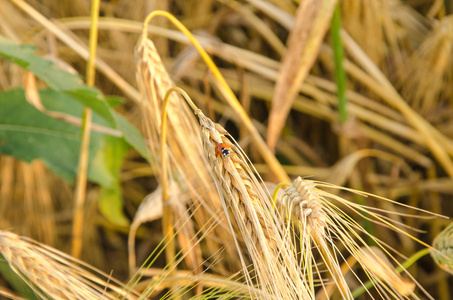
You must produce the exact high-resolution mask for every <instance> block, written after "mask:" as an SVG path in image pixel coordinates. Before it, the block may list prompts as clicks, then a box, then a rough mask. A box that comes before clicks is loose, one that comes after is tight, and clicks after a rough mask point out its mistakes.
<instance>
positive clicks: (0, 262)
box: [0, 254, 39, 300]
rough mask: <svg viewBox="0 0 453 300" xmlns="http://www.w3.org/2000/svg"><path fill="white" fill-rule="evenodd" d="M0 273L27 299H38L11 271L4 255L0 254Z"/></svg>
mask: <svg viewBox="0 0 453 300" xmlns="http://www.w3.org/2000/svg"><path fill="white" fill-rule="evenodd" d="M0 274H1V275H2V277H3V278H4V279H5V280H6V281H7V282H8V283H9V284H10V285H11V286H12V287H13V288H14V290H15V291H16V292H18V293H19V294H20V295H21V296H23V297H26V298H27V299H31V300H34V299H39V298H38V297H37V296H36V294H35V292H34V291H33V290H32V289H31V288H30V287H29V286H28V284H27V283H26V282H25V281H24V280H23V279H22V278H20V276H19V275H17V274H16V272H14V271H13V269H12V268H11V266H10V265H9V263H8V262H7V261H6V259H5V257H4V256H3V255H1V254H0Z"/></svg>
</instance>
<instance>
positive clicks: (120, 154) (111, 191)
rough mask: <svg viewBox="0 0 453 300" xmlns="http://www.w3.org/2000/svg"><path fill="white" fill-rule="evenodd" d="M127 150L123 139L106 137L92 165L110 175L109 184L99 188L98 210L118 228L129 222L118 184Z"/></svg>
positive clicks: (119, 184)
mask: <svg viewBox="0 0 453 300" xmlns="http://www.w3.org/2000/svg"><path fill="white" fill-rule="evenodd" d="M128 148H129V146H128V144H126V143H125V142H124V140H123V139H119V138H115V137H109V136H107V137H106V138H105V139H104V145H103V147H102V148H101V150H100V151H99V152H98V155H97V156H96V158H95V163H94V165H98V166H103V167H106V168H107V171H108V174H109V175H110V177H109V182H106V184H104V185H103V186H102V188H101V196H100V200H99V209H100V211H101V213H102V214H103V215H104V216H105V217H106V218H107V219H108V220H109V221H110V222H112V223H114V224H116V225H118V226H128V225H129V220H128V219H127V218H126V216H125V215H124V213H123V196H122V192H121V183H120V182H121V181H120V174H121V165H122V164H123V159H124V156H125V155H126V152H127V149H128Z"/></svg>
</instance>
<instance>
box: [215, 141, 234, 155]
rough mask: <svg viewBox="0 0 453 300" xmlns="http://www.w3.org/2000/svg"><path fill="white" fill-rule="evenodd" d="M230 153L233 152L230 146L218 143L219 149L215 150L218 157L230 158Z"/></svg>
mask: <svg viewBox="0 0 453 300" xmlns="http://www.w3.org/2000/svg"><path fill="white" fill-rule="evenodd" d="M230 152H231V150H230V146H228V145H227V144H225V143H218V144H217V147H216V148H215V153H216V154H217V155H221V156H230Z"/></svg>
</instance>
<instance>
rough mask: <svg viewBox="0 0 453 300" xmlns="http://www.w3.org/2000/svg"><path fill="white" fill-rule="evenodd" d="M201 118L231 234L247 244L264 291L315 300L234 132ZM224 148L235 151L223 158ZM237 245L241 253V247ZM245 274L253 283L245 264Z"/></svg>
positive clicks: (281, 297) (205, 142)
mask: <svg viewBox="0 0 453 300" xmlns="http://www.w3.org/2000/svg"><path fill="white" fill-rule="evenodd" d="M197 114H198V117H199V121H200V126H201V139H202V143H203V147H204V151H205V154H206V156H207V158H208V161H209V163H210V164H211V166H212V168H213V170H214V175H215V176H214V177H215V178H214V181H215V183H216V186H217V189H218V191H219V193H220V195H221V198H222V204H223V206H224V209H225V211H226V213H229V215H230V216H231V217H230V218H229V221H230V227H231V230H232V231H235V234H237V235H238V236H240V238H241V240H242V241H243V242H244V243H245V246H246V248H247V251H248V255H249V256H250V258H251V260H252V262H253V268H254V270H253V271H254V272H255V276H256V278H257V281H258V284H259V286H260V287H261V288H262V289H264V290H265V291H266V292H267V295H268V298H273V297H276V298H277V299H312V298H313V295H310V293H309V291H308V289H307V285H306V281H305V280H304V279H303V278H302V277H303V274H302V273H301V272H300V269H299V268H298V265H297V263H296V260H295V256H294V253H293V252H292V249H291V248H290V247H289V244H288V240H287V239H286V238H285V236H284V234H283V233H282V228H281V225H282V224H281V222H280V218H279V217H278V215H276V214H274V213H273V208H272V204H271V201H270V199H271V198H270V196H269V193H268V192H266V191H265V190H264V189H263V188H262V186H261V182H260V180H259V179H258V178H257V177H256V176H255V175H254V173H253V172H252V171H251V169H250V168H249V167H248V159H247V158H246V157H245V155H244V154H243V152H242V150H241V149H240V147H239V145H237V144H234V143H232V142H231V141H230V140H229V139H228V138H227V137H226V136H227V135H228V132H227V131H226V130H225V129H224V128H223V127H222V126H220V125H219V124H215V123H214V122H212V121H211V120H210V119H209V118H207V117H206V116H205V115H204V114H203V113H202V112H201V111H198V112H197ZM219 145H225V146H224V147H225V148H226V149H227V150H229V151H227V152H226V153H223V152H222V153H220V152H219V151H218V147H219ZM235 228H237V231H236V230H235ZM236 245H237V247H238V250H239V251H240V247H239V245H238V241H236ZM241 258H242V256H241ZM243 264H244V262H243ZM244 269H245V276H246V277H247V276H248V274H247V271H246V270H247V267H246V266H245V264H244ZM248 279H249V280H250V277H249V278H248Z"/></svg>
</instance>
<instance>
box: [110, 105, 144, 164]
mask: <svg viewBox="0 0 453 300" xmlns="http://www.w3.org/2000/svg"><path fill="white" fill-rule="evenodd" d="M114 117H115V120H116V124H117V129H118V130H120V131H121V132H122V133H123V137H124V139H125V141H126V142H127V143H128V144H129V145H130V146H131V147H132V148H134V149H135V150H137V152H138V153H140V155H141V156H142V157H143V158H146V159H147V160H149V157H148V150H147V148H146V145H145V141H144V139H143V136H142V134H141V133H140V132H139V131H138V129H137V128H136V127H135V126H133V125H132V124H131V123H129V122H128V121H127V120H126V118H124V117H123V116H121V115H120V114H118V113H115V114H114Z"/></svg>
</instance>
